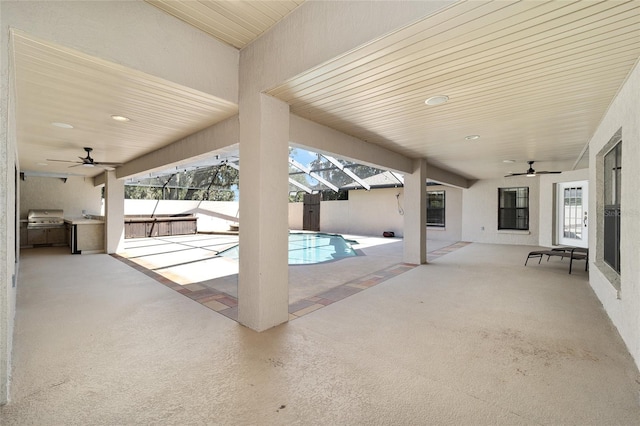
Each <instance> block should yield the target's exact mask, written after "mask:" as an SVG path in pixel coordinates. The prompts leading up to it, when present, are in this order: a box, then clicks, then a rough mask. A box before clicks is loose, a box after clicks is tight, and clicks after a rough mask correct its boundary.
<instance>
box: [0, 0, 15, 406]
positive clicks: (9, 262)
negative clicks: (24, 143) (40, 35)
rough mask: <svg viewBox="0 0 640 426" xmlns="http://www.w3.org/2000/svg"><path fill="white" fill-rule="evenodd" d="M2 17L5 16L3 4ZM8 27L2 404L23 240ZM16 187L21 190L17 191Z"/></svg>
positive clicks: (1, 121) (2, 36)
mask: <svg viewBox="0 0 640 426" xmlns="http://www.w3.org/2000/svg"><path fill="white" fill-rule="evenodd" d="M0 19H4V17H3V15H2V8H1V7H0ZM8 46H9V43H8V31H0V159H1V160H0V208H1V209H2V212H3V213H2V214H0V405H2V404H5V403H6V402H8V399H9V382H10V377H11V352H12V348H13V329H14V318H15V312H16V310H15V307H16V291H17V289H16V283H17V279H18V276H17V275H18V261H19V258H18V251H17V248H18V246H19V244H20V241H19V235H20V234H19V229H18V223H17V218H16V210H17V208H18V203H19V199H18V198H19V191H20V190H19V188H18V187H17V184H16V176H15V174H16V173H15V170H16V167H19V163H18V153H17V143H16V133H15V116H14V100H15V87H14V85H13V82H12V78H11V68H10V67H11V62H10V60H11V55H10V54H9V52H8ZM16 191H17V192H18V193H16Z"/></svg>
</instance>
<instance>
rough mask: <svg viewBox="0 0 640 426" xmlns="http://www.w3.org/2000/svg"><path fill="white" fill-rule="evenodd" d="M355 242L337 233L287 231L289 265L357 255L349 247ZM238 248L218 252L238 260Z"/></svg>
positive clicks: (307, 263) (236, 246)
mask: <svg viewBox="0 0 640 426" xmlns="http://www.w3.org/2000/svg"><path fill="white" fill-rule="evenodd" d="M355 243H356V242H355V241H352V240H346V239H345V238H344V237H343V236H342V235H338V234H325V233H312V232H296V233H289V265H310V264H313V263H322V262H328V261H330V260H336V259H342V258H344V257H353V256H357V255H358V253H356V251H355V250H354V249H353V247H351V244H355ZM238 250H239V245H235V246H233V247H231V248H229V249H227V250H224V251H221V252H220V253H219V254H220V256H225V257H229V258H232V259H235V260H238Z"/></svg>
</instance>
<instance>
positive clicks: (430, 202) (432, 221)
mask: <svg viewBox="0 0 640 426" xmlns="http://www.w3.org/2000/svg"><path fill="white" fill-rule="evenodd" d="M427 226H439V227H441V228H443V227H444V191H428V192H427Z"/></svg>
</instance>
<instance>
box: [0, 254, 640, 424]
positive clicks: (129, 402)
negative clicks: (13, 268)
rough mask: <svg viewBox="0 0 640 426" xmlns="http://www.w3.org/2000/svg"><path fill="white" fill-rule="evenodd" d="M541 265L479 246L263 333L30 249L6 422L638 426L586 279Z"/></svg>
mask: <svg viewBox="0 0 640 426" xmlns="http://www.w3.org/2000/svg"><path fill="white" fill-rule="evenodd" d="M530 249H531V248H530V247H524V246H509V245H491V244H480V243H473V244H470V245H467V246H465V247H462V248H460V249H458V250H456V251H453V252H451V253H448V254H446V255H443V256H440V257H438V258H437V259H433V260H432V261H431V263H430V264H429V265H422V266H418V267H416V268H413V269H411V270H410V271H408V272H405V273H403V274H400V275H398V276H396V277H393V278H391V279H388V280H386V281H384V282H382V283H380V284H378V285H376V286H374V287H371V288H368V289H367V290H365V291H362V292H359V293H358V294H356V295H353V296H351V297H349V298H348V299H345V300H342V301H340V302H337V303H333V304H331V305H329V306H326V307H325V308H323V309H319V310H316V311H314V312H312V313H310V314H307V315H304V316H302V317H300V318H298V319H296V320H295V321H291V322H289V323H287V324H286V325H283V326H281V327H276V328H272V329H270V330H267V331H265V332H263V333H254V332H252V331H251V330H249V329H247V328H244V327H242V326H240V325H238V324H237V323H236V322H234V321H232V320H230V319H229V318H226V317H224V316H223V315H219V314H217V313H216V312H214V311H212V310H211V309H208V308H207V307H205V306H203V305H200V304H198V303H195V302H194V301H193V300H190V299H189V298H187V297H184V296H182V295H181V294H179V293H178V292H176V291H173V290H171V289H170V288H168V287H166V286H164V285H162V284H160V283H159V282H157V281H156V280H154V279H152V278H150V277H148V276H146V275H145V274H143V273H140V272H137V271H133V270H132V269H131V268H130V267H129V266H127V265H126V264H124V263H122V262H120V261H118V260H116V259H114V258H113V257H111V256H108V255H92V256H82V257H79V256H69V255H66V254H65V253H63V252H60V253H57V252H56V250H57V249H55V248H52V249H45V250H38V251H36V250H31V251H25V252H24V253H23V254H22V258H21V259H22V261H21V263H20V274H21V275H20V276H21V280H22V281H21V282H22V284H21V286H20V288H19V292H18V301H17V321H16V335H17V336H19V338H18V339H16V344H15V368H14V372H15V373H14V378H13V401H12V403H11V404H10V405H8V406H4V407H2V408H0V410H2V411H0V412H1V414H2V418H3V422H4V424H7V425H18V424H37V423H41V422H42V421H43V420H44V419H46V422H47V423H48V424H149V423H162V424H212V423H216V424H258V423H259V424H451V423H453V424H633V423H635V422H637V419H638V418H640V406H639V405H638V401H637V395H638V379H639V377H638V371H637V369H636V368H635V366H634V363H633V360H632V359H631V356H630V355H629V353H628V352H627V350H626V348H625V346H624V344H623V342H622V340H621V339H620V337H619V335H618V334H617V333H616V331H615V329H614V327H613V326H612V324H611V322H610V320H609V319H608V317H607V316H606V314H605V312H604V310H603V309H602V307H601V305H600V302H599V301H598V300H597V298H596V297H595V295H594V293H593V291H592V290H591V288H590V287H589V283H588V278H587V275H586V273H585V272H584V271H576V273H574V274H572V275H569V274H567V271H566V265H565V264H561V263H560V262H555V263H554V261H553V260H552V261H551V262H550V263H549V265H545V267H544V268H542V267H524V266H523V260H524V259H525V257H526V255H527V253H528V251H530ZM536 266H537V265H536ZM44 270H46V271H47V274H42V273H41V271H44Z"/></svg>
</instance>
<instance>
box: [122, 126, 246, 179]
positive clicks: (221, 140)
mask: <svg viewBox="0 0 640 426" xmlns="http://www.w3.org/2000/svg"><path fill="white" fill-rule="evenodd" d="M239 124H240V122H239V119H238V116H237V115H234V116H233V117H231V118H227V119H226V120H224V121H221V122H219V123H216V124H214V125H213V126H211V127H207V128H206V129H204V130H201V131H199V132H196V133H194V134H191V135H189V136H187V137H185V138H183V139H180V140H178V141H176V142H173V143H171V144H169V145H167V146H164V147H162V148H160V149H157V150H155V151H152V152H150V153H148V154H146V155H143V156H141V157H138V158H136V159H135V160H131V161H129V162H127V163H125V164H123V165H122V166H120V167H118V168H117V169H116V177H117V178H118V179H126V178H128V177H132V176H136V175H140V174H148V173H150V172H153V171H159V170H166V169H168V168H170V167H171V166H172V165H176V164H180V163H184V162H185V161H186V160H192V159H194V158H197V157H206V156H211V155H212V153H213V152H214V151H219V150H225V149H227V150H229V149H230V147H231V146H232V145H235V144H237V143H238V134H239Z"/></svg>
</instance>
